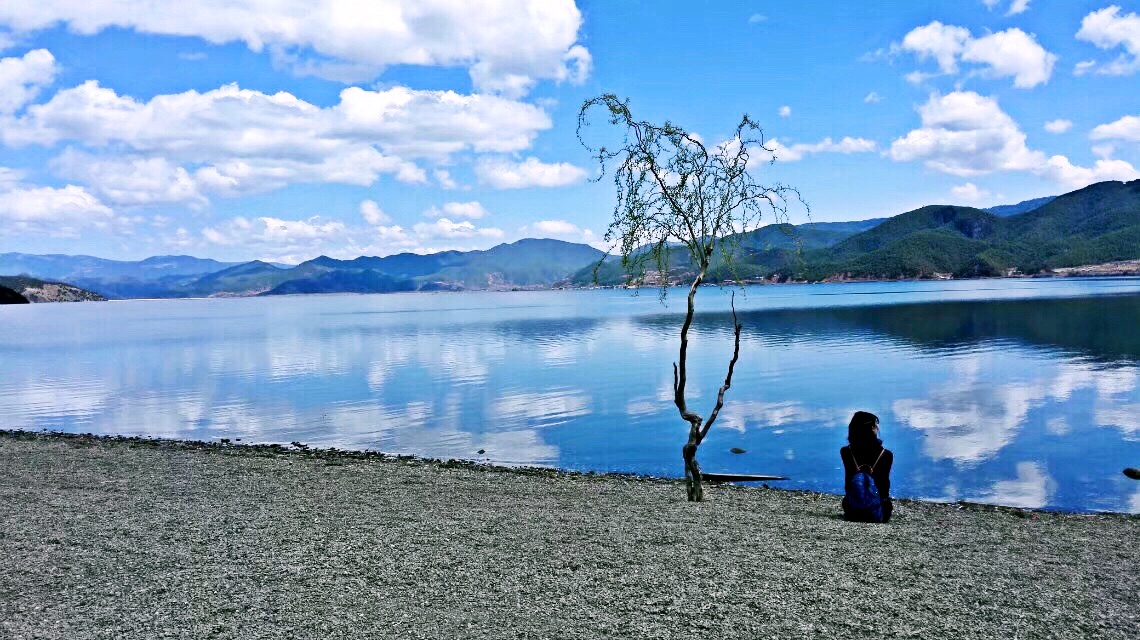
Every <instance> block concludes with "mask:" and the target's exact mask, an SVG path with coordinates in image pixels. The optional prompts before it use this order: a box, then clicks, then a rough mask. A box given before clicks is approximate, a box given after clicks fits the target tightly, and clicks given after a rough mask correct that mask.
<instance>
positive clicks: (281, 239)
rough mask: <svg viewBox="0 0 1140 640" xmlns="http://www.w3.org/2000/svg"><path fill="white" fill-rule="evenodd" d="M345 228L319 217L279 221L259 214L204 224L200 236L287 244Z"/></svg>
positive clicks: (224, 242) (337, 233) (226, 242)
mask: <svg viewBox="0 0 1140 640" xmlns="http://www.w3.org/2000/svg"><path fill="white" fill-rule="evenodd" d="M344 231H345V226H344V223H343V222H339V221H335V220H330V221H327V222H326V221H322V220H321V218H320V217H312V218H309V219H308V220H282V219H280V218H272V217H268V216H263V217H260V218H254V219H253V220H249V219H247V218H244V217H240V216H239V217H237V218H233V219H231V220H227V221H226V222H225V223H223V224H221V225H218V226H215V227H207V228H206V229H203V230H202V236H203V237H205V238H206V240H208V241H209V242H212V243H214V244H222V245H234V244H242V245H250V244H254V245H257V244H268V245H279V246H288V245H292V244H295V243H298V242H312V241H314V240H315V241H320V240H323V239H327V238H332V237H338V236H340V235H342V234H343V233H344Z"/></svg>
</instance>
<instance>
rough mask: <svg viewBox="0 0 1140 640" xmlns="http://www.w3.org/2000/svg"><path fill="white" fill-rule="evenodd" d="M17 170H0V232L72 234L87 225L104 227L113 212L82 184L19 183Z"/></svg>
mask: <svg viewBox="0 0 1140 640" xmlns="http://www.w3.org/2000/svg"><path fill="white" fill-rule="evenodd" d="M20 178H22V176H21V174H20V173H19V172H15V171H12V170H8V169H0V222H2V224H0V233H4V232H6V231H13V230H14V231H20V232H28V233H38V234H45V235H52V236H60V237H74V236H75V235H77V234H78V232H79V230H81V229H84V228H89V227H96V228H105V227H106V226H107V225H108V224H110V223H112V222H113V221H114V212H113V211H112V210H111V208H110V207H108V206H107V205H105V204H103V203H102V202H100V201H99V199H98V198H96V197H95V196H94V195H92V194H91V193H90V192H89V191H87V190H86V189H84V188H83V187H79V186H76V185H71V184H69V185H66V186H63V187H59V188H57V187H45V186H36V185H27V184H23V183H21V182H20Z"/></svg>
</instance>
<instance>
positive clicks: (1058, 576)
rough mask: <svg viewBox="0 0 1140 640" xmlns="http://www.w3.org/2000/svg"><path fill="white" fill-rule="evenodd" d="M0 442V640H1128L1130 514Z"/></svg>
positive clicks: (129, 446)
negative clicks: (873, 520)
mask: <svg viewBox="0 0 1140 640" xmlns="http://www.w3.org/2000/svg"><path fill="white" fill-rule="evenodd" d="M706 495H707V498H708V499H707V501H706V502H704V503H700V504H689V503H686V502H685V501H684V490H683V487H682V485H681V484H679V483H677V482H674V481H662V480H651V479H635V478H623V477H614V476H588V475H571V474H562V473H557V472H537V471H536V472H518V471H504V470H495V469H487V468H472V467H470V466H466V465H447V464H440V463H429V462H423V461H418V460H400V459H393V458H383V457H380V456H371V457H367V456H361V455H356V456H354V455H341V454H335V453H326V452H315V453H314V452H307V453H286V452H282V451H277V450H273V449H269V448H247V447H221V446H206V445H196V444H184V443H169V442H154V441H129V440H105V439H96V438H89V437H67V436H49V435H33V434H21V433H11V432H0V558H2V563H0V637H4V638H14V639H15V638H162V637H182V638H214V637H217V638H363V637H378V638H606V637H620V638H681V637H684V638H692V637H696V636H700V637H703V638H710V639H717V638H756V637H773V638H814V637H843V638H864V637H865V638H877V637H917V638H955V639H958V638H1054V637H1056V638H1069V637H1071V638H1135V637H1137V635H1138V632H1140V518H1137V517H1135V516H1116V515H1096V516H1089V515H1065V514H1054V513H1035V512H1022V511H1016V510H994V509H983V508H969V507H965V508H964V507H962V506H961V505H945V504H928V503H919V502H910V501H905V500H900V501H897V502H896V511H895V517H894V520H892V522H891V523H890V524H888V525H872V524H853V523H847V522H843V521H842V520H841V519H840V518H839V517H838V504H837V503H838V498H837V497H836V496H830V495H820V494H813V493H802V492H788V491H780V490H774V489H773V490H767V489H747V488H740V487H731V486H712V487H707V492H706Z"/></svg>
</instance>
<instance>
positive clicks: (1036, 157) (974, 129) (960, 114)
mask: <svg viewBox="0 0 1140 640" xmlns="http://www.w3.org/2000/svg"><path fill="white" fill-rule="evenodd" d="M918 112H919V115H920V116H921V118H922V125H923V126H922V128H921V129H915V130H913V131H911V132H910V133H908V134H907V135H906V136H904V137H902V138H898V139H896V140H895V141H894V142H892V143H891V148H890V150H889V151H888V152H887V155H889V156H890V157H891V159H892V160H895V161H898V162H906V161H912V160H923V161H924V162H925V164H926V166H928V167H930V168H932V169H935V170H938V171H941V172H943V173H949V174H951V175H956V176H975V175H982V174H985V173H990V172H993V171H998V170H1029V169H1033V168H1035V167H1039V166H1041V165H1042V164H1043V162H1044V155H1043V154H1041V153H1040V152H1038V151H1030V150H1029V149H1028V148H1027V147H1026V146H1025V134H1024V133H1022V132H1021V130H1020V129H1019V128H1018V126H1017V123H1016V122H1014V121H1013V118H1010V117H1009V116H1008V115H1006V113H1005V112H1004V111H1002V110H1001V107H999V106H998V103H997V101H996V100H994V99H992V98H986V97H983V96H980V95H978V94H977V93H974V92H972V91H955V92H953V93H949V94H946V95H944V96H939V95H938V94H934V95H931V97H930V99H929V100H928V101H927V102H926V104H924V105H922V106H921V107H919V108H918Z"/></svg>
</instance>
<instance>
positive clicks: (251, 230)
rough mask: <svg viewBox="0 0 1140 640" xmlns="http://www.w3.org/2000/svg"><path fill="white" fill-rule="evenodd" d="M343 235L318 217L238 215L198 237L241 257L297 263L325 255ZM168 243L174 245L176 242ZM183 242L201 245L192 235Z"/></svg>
mask: <svg viewBox="0 0 1140 640" xmlns="http://www.w3.org/2000/svg"><path fill="white" fill-rule="evenodd" d="M179 232H181V235H182V236H183V237H184V238H185V237H186V236H188V235H189V234H186V233H185V230H184V229H179ZM346 235H347V228H346V227H345V225H344V223H343V222H340V221H337V220H322V219H321V218H320V217H319V216H314V217H312V218H308V219H307V220H283V219H280V218H273V217H269V216H262V217H259V218H254V219H252V220H251V219H248V218H245V217H240V216H239V217H236V218H231V219H229V220H226V221H224V222H222V223H221V224H218V225H215V226H213V227H207V228H205V229H203V230H202V233H201V238H202V239H203V240H204V241H205V243H207V244H213V245H220V246H227V247H240V248H241V252H242V253H243V254H244V255H250V254H253V255H257V256H258V257H259V258H260V259H262V260H272V261H276V262H286V263H294V264H296V263H299V262H304V261H305V260H308V259H311V258H315V257H316V256H317V255H319V254H321V253H326V252H328V251H329V247H338V246H341V243H342V242H343V240H344V239H345V237H346ZM170 240H173V241H175V242H176V243H177V240H178V239H177V238H174V239H168V242H169V241H170ZM186 240H187V241H186V242H183V243H182V245H181V246H186V245H195V244H198V245H200V244H201V243H200V242H198V241H197V240H196V239H194V238H193V237H192V236H189V237H188V238H186ZM353 257H355V256H353Z"/></svg>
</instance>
